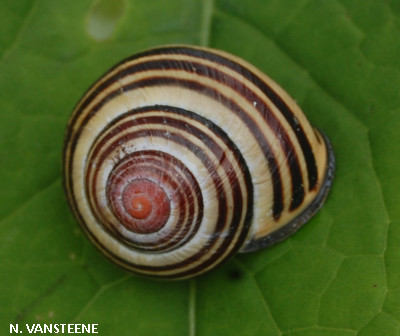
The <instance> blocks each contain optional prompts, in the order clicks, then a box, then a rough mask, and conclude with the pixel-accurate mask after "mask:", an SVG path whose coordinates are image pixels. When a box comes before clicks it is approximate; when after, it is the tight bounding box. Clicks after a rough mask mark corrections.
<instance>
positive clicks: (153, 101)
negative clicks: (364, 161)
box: [64, 46, 334, 278]
mask: <svg viewBox="0 0 400 336" xmlns="http://www.w3.org/2000/svg"><path fill="white" fill-rule="evenodd" d="M333 171H334V157H333V152H332V149H331V146H330V144H329V141H328V140H327V138H326V137H325V136H324V135H323V134H321V133H320V132H319V131H318V130H316V129H315V128H313V127H312V126H311V125H310V123H309V122H308V120H307V119H306V117H305V116H304V114H303V113H302V111H301V110H300V108H299V107H298V106H297V105H296V103H295V102H294V101H293V100H292V99H291V98H290V97H289V96H288V94H287V93H286V92H285V91H284V90H283V89H282V88H280V87H279V86H278V85H277V84H276V83H275V82H274V81H272V80H271V79H270V78H269V77H267V76H266V75H265V74H263V73H262V72H261V71H260V70H258V69H256V68H255V67H254V66H252V65H250V64H249V63H247V62H245V61H244V60H242V59H240V58H237V57H235V56H233V55H230V54H227V53H225V52H222V51H217V50H213V49H205V48H198V47H190V46H166V47H160V48H156V49H151V50H148V51H145V52H142V53H140V54H136V55H134V56H132V57H129V58H127V59H125V60H124V61H122V62H121V63H119V64H118V65H116V66H115V67H113V68H112V69H111V70H109V71H108V72H107V73H106V74H105V75H103V76H102V77H101V78H100V79H99V80H98V81H97V82H96V83H95V84H93V86H92V87H91V88H90V89H89V90H88V91H87V92H86V94H85V95H84V96H83V97H82V99H81V100H80V102H79V103H78V105H77V106H76V108H75V110H74V112H73V114H72V116H71V118H70V121H69V124H68V128H67V133H66V140H65V149H64V175H65V176H64V177H65V189H66V193H67V196H68V200H69V203H70V205H71V208H72V210H73V212H74V214H75V216H76V218H77V219H78V221H79V223H80V224H81V226H82V227H83V229H84V231H85V232H86V234H87V235H88V236H89V238H90V239H91V240H92V242H93V243H94V244H95V245H96V246H97V247H98V248H99V249H100V250H101V251H102V252H103V253H104V254H105V255H106V256H107V257H108V258H110V259H112V260H113V261H114V262H116V263H117V264H119V265H121V266H122V267H124V268H126V269H128V270H130V271H133V272H137V273H141V274H144V275H148V276H155V277H160V278H187V277H191V276H195V275H198V274H201V273H204V272H206V271H208V270H209V269H211V268H212V267H214V266H215V265H218V264H220V263H221V262H223V261H224V260H226V259H227V258H228V257H230V256H232V255H233V254H234V253H236V252H238V251H242V252H244V251H252V250H257V249H260V248H263V247H266V246H269V245H271V244H273V243H275V242H277V241H280V240H282V239H284V238H286V237H287V236H288V235H290V234H291V233H292V232H294V231H296V230H297V229H298V228H299V227H300V226H301V225H302V224H303V223H304V222H305V221H307V220H308V219H309V218H310V217H311V216H312V215H313V214H314V213H315V212H316V211H317V210H318V209H319V208H320V207H321V206H322V204H323V201H324V199H325V197H326V195H327V193H328V191H329V188H330V186H331V182H332V178H333Z"/></svg>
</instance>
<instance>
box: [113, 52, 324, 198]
mask: <svg viewBox="0 0 400 336" xmlns="http://www.w3.org/2000/svg"><path fill="white" fill-rule="evenodd" d="M165 54H167V55H176V54H178V55H187V56H192V57H197V58H200V59H205V60H208V61H211V62H215V63H217V64H221V65H223V66H226V67H228V68H230V69H232V70H234V71H236V72H237V73H238V74H239V75H242V76H244V77H245V78H246V79H248V80H249V81H251V82H252V83H254V84H255V85H256V86H257V87H259V88H260V89H261V91H262V92H263V93H264V94H265V95H266V96H267V97H268V98H269V99H270V100H271V101H272V102H273V103H274V104H275V106H276V107H277V108H278V109H279V111H281V112H282V115H283V116H284V117H285V119H286V120H287V122H288V123H289V125H290V127H291V128H292V130H293V132H294V133H295V134H296V137H297V140H298V142H299V144H300V147H301V149H302V151H303V155H304V158H305V161H306V164H307V172H308V182H309V189H310V190H311V189H314V187H315V186H316V183H317V181H318V171H317V164H316V162H315V157H314V154H313V151H312V148H311V145H310V142H309V141H308V138H307V136H306V134H305V131H304V129H303V127H302V126H301V125H300V124H299V123H298V120H297V118H296V116H295V115H294V113H293V112H292V110H291V109H290V107H289V106H288V105H287V104H286V103H285V101H284V100H283V99H282V98H281V97H280V96H279V95H278V94H277V93H276V92H275V91H274V90H273V89H272V88H271V87H270V86H269V85H268V84H267V83H266V82H264V81H263V80H262V79H261V78H260V77H258V76H257V75H256V74H255V73H253V72H252V71H250V70H249V69H247V68H245V67H244V66H243V65H241V64H240V63H237V62H235V61H233V60H231V59H228V58H226V57H224V56H221V55H218V54H215V53H213V52H212V51H210V50H202V49H196V48H188V47H161V48H157V49H152V50H148V51H145V52H142V53H139V54H136V55H133V56H131V57H129V58H127V59H125V60H124V61H122V62H121V63H119V65H123V63H125V62H127V61H131V60H135V59H139V58H141V57H146V56H152V55H165ZM119 65H118V66H119Z"/></svg>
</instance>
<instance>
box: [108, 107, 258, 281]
mask: <svg viewBox="0 0 400 336" xmlns="http://www.w3.org/2000/svg"><path fill="white" fill-rule="evenodd" d="M154 109H159V110H162V111H164V112H167V111H169V112H173V113H178V114H180V115H186V116H189V115H190V116H191V117H192V119H196V120H198V121H201V122H202V123H206V124H207V126H208V127H209V128H211V129H212V130H213V132H214V133H215V134H217V135H220V136H222V137H221V140H223V141H224V142H225V143H226V144H227V146H228V147H229V148H234V149H235V152H234V154H235V157H236V159H237V160H238V163H239V167H241V169H242V170H243V174H244V176H245V181H246V187H247V192H248V200H247V209H248V210H249V211H247V213H246V218H245V222H244V228H243V230H242V231H241V233H240V235H239V238H238V241H237V243H236V244H235V246H234V248H233V250H232V253H233V252H236V251H237V250H238V249H239V248H240V247H241V245H242V244H243V242H244V240H245V238H246V237H247V232H248V229H249V224H250V219H251V216H252V211H251V209H252V204H253V189H252V184H251V176H250V173H249V171H248V168H247V165H246V163H245V161H244V158H243V157H242V156H241V154H240V152H239V151H238V149H237V147H236V146H235V145H234V144H233V142H232V140H230V139H229V138H228V136H227V134H226V133H225V132H224V131H222V129H220V128H219V127H218V126H216V125H214V124H212V123H211V122H210V121H209V120H207V119H205V118H203V117H200V116H198V115H196V114H194V113H192V112H189V111H186V110H182V109H176V108H171V107H166V106H163V107H160V106H155V107H153V109H151V107H146V108H143V109H138V110H136V111H131V112H130V113H131V114H134V113H140V112H145V111H149V110H151V111H153V110H154ZM127 114H128V113H125V114H124V115H121V116H120V118H119V119H121V118H123V117H124V116H125V115H127ZM143 119H146V120H148V119H149V118H148V117H146V118H143ZM161 119H162V120H159V121H160V122H161V123H162V121H164V120H165V118H161ZM138 120H140V119H135V121H133V123H134V124H137V122H138ZM116 122H117V121H114V123H116ZM181 123H183V122H182V121H181V120H177V119H176V120H174V121H172V120H170V123H169V124H168V125H173V126H176V125H177V124H181ZM132 126H133V125H132ZM109 127H110V126H109ZM185 127H186V126H185V125H184V124H182V125H181V129H184V128H185ZM214 128H215V129H214ZM192 131H193V130H192ZM146 133H147V134H146ZM150 133H151V136H160V137H164V132H162V131H159V130H150ZM201 133H203V132H202V131H200V130H197V131H196V133H195V134H201ZM146 135H148V132H146V131H144V132H143V131H137V132H133V133H130V134H129V136H128V137H129V139H130V138H132V137H135V138H137V137H139V136H146ZM125 137H126V136H125ZM204 137H208V135H206V134H205V133H203V134H201V136H200V138H204ZM168 139H169V140H171V141H175V142H177V143H180V144H182V145H183V146H184V147H186V148H189V149H190V150H191V151H192V152H193V153H194V154H195V155H196V156H198V158H199V159H200V160H201V161H202V162H203V165H204V166H205V167H206V168H207V169H208V170H209V172H210V175H211V176H212V177H213V182H214V185H215V187H216V190H217V193H218V194H219V195H221V196H223V197H222V199H221V200H220V203H219V211H218V212H219V214H218V215H219V218H218V221H217V222H218V223H217V229H216V232H215V234H214V235H213V236H212V237H211V240H210V242H209V244H208V245H207V246H205V247H204V248H203V249H202V250H201V251H199V252H198V253H197V254H196V255H195V256H194V257H193V258H191V260H190V262H195V261H196V260H198V259H199V258H201V256H202V255H203V253H204V252H206V251H208V250H209V249H212V246H213V245H215V243H216V241H217V240H218V239H219V234H220V232H222V230H223V229H224V228H225V226H226V224H227V223H226V218H225V214H226V211H227V209H226V201H225V195H224V190H223V189H222V187H221V186H222V184H221V181H220V180H219V177H218V176H217V175H216V173H214V172H215V171H216V167H215V166H214V165H213V164H212V162H210V160H209V159H208V158H207V156H205V154H204V153H203V151H202V150H201V149H200V148H198V147H197V146H195V145H194V144H190V143H188V140H187V139H184V138H182V137H180V136H179V135H177V134H174V133H172V132H171V134H170V135H169V136H168ZM102 140H104V139H102ZM120 140H121V138H119V139H117V140H116V141H113V143H112V144H111V145H110V148H114V145H116V144H117V143H118V142H119V141H120ZM206 144H207V146H209V147H210V146H211V147H210V150H212V151H213V148H215V147H214V146H218V145H217V144H216V143H212V142H206ZM211 144H212V145H211ZM101 160H103V158H102V159H101ZM224 168H225V169H228V170H227V175H228V178H229V179H230V183H231V185H233V186H234V188H233V197H234V204H235V208H236V210H234V212H233V219H232V224H233V225H232V229H231V232H235V231H236V230H237V228H238V227H239V224H240V218H241V214H242V211H243V207H242V205H241V204H242V198H241V191H240V185H239V184H238V183H237V182H236V181H235V179H236V175H235V174H233V173H232V172H233V168H232V167H224ZM238 189H239V190H238ZM238 205H239V206H238ZM228 244H229V242H228V241H227V240H224V243H223V244H222V245H221V246H220V247H219V248H218V250H217V251H215V253H213V254H212V256H211V258H209V259H208V260H206V261H204V262H203V263H202V265H203V266H198V267H196V269H197V268H202V267H207V266H208V265H210V264H212V263H214V262H216V261H217V260H218V259H219V258H220V257H221V255H222V254H224V251H225V250H226V248H227V245H228ZM108 253H111V252H110V251H108ZM113 258H115V259H117V260H120V263H123V260H121V259H120V258H119V257H118V256H116V255H113ZM190 262H180V263H177V264H173V265H167V266H164V267H152V266H137V265H135V266H133V267H134V268H136V269H142V270H153V271H155V272H157V271H162V270H164V271H165V270H170V269H174V268H180V267H184V266H185V265H189V264H190ZM188 272H190V273H191V271H188ZM155 275H157V274H155Z"/></svg>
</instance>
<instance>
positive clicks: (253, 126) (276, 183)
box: [70, 77, 302, 219]
mask: <svg viewBox="0 0 400 336" xmlns="http://www.w3.org/2000/svg"><path fill="white" fill-rule="evenodd" d="M158 85H170V86H178V87H183V88H189V89H191V90H194V91H197V92H198V93H201V94H203V95H206V96H208V97H211V98H213V99H215V100H217V101H219V102H220V103H221V104H223V105H225V106H226V107H227V108H228V109H231V110H233V111H234V112H235V113H236V114H237V115H238V116H239V118H241V119H242V120H243V122H244V123H245V124H246V125H247V127H248V128H249V129H250V130H252V131H253V135H254V137H255V138H256V140H257V141H258V142H259V143H260V145H261V147H262V148H263V152H264V155H265V158H266V160H267V162H268V166H269V168H270V172H271V175H272V179H271V181H272V184H273V195H274V202H273V209H272V210H273V215H274V218H275V219H278V218H279V217H280V215H281V213H282V211H283V191H282V181H281V176H280V170H279V166H278V164H277V162H276V159H275V157H274V154H273V152H272V150H271V148H270V145H269V143H268V141H267V139H266V138H265V136H264V134H263V132H262V131H261V130H260V129H259V126H258V125H257V123H256V122H255V121H254V120H253V119H252V118H251V117H249V116H248V115H247V114H246V112H245V111H243V110H242V109H241V108H240V107H239V106H238V105H237V104H236V103H235V102H234V101H233V100H231V99H229V98H227V97H226V96H224V95H223V94H221V93H220V92H218V91H217V90H215V89H214V88H212V87H209V86H205V85H202V84H200V83H197V82H194V81H189V80H180V79H177V78H169V77H153V78H150V79H145V80H141V81H138V82H134V83H131V84H129V85H126V86H125V87H124V91H128V90H135V89H139V88H144V87H150V86H158ZM119 94H121V92H120V91H119V90H118V91H112V92H110V93H109V95H108V96H107V97H105V98H104V99H103V100H102V101H100V102H99V103H98V104H97V105H96V106H95V107H93V109H92V110H91V111H90V112H89V113H88V114H87V116H86V118H85V119H84V120H83V121H82V123H81V125H80V127H79V128H78V129H77V130H76V133H75V137H74V139H73V140H71V141H72V144H71V148H72V150H71V152H73V151H74V148H75V147H76V142H77V140H78V138H79V135H80V133H81V130H82V128H83V127H84V126H85V124H86V123H87V122H88V121H89V119H90V118H91V117H92V115H94V114H95V113H96V112H97V111H98V110H99V109H100V108H101V107H102V106H103V104H105V103H106V102H107V101H108V100H110V99H112V98H114V97H115V96H118V95H119ZM70 165H72V162H70ZM299 174H300V172H299ZM299 174H296V175H294V178H293V184H294V185H295V186H301V183H300V182H299V179H297V178H296V176H297V175H299ZM300 176H301V174H300ZM293 189H294V190H301V187H300V188H293ZM298 194H299V195H300V193H298ZM294 196H295V195H294ZM300 196H301V195H300ZM293 199H294V200H298V199H301V200H302V197H293ZM292 203H294V202H293V201H292Z"/></svg>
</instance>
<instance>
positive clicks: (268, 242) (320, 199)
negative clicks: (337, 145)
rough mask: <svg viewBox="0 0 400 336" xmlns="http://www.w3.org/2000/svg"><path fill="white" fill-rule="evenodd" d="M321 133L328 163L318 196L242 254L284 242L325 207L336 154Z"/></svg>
mask: <svg viewBox="0 0 400 336" xmlns="http://www.w3.org/2000/svg"><path fill="white" fill-rule="evenodd" d="M319 132H320V134H321V135H322V137H323V138H324V140H325V144H326V147H327V155H328V161H327V168H326V173H325V177H324V181H323V182H322V186H321V189H320V191H319V193H318V195H317V196H316V197H315V199H314V200H313V201H312V202H311V204H310V205H309V206H308V207H307V209H305V210H304V211H303V212H302V213H301V214H300V215H298V216H297V217H296V218H294V219H292V220H291V221H290V222H289V223H287V224H286V225H284V226H283V227H281V228H280V229H279V230H277V231H274V232H272V233H271V234H269V235H268V236H265V237H263V238H260V239H257V240H252V241H250V242H249V243H248V244H247V245H245V246H244V247H243V248H242V249H240V251H239V252H240V253H247V252H254V251H258V250H261V249H264V248H266V247H270V246H272V245H275V244H276V243H279V242H281V241H282V240H284V239H286V238H287V237H289V236H290V235H292V234H293V233H295V232H296V231H297V230H298V229H300V228H301V227H302V226H303V225H304V224H305V223H307V222H308V221H309V220H310V219H311V217H313V216H314V215H315V214H316V213H317V212H318V210H319V209H321V208H322V206H323V205H324V203H325V200H326V198H327V197H328V194H329V191H330V189H331V187H332V182H333V178H334V175H335V154H334V153H333V148H332V145H331V143H330V141H329V139H328V137H327V136H326V135H325V133H323V132H321V131H319Z"/></svg>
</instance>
